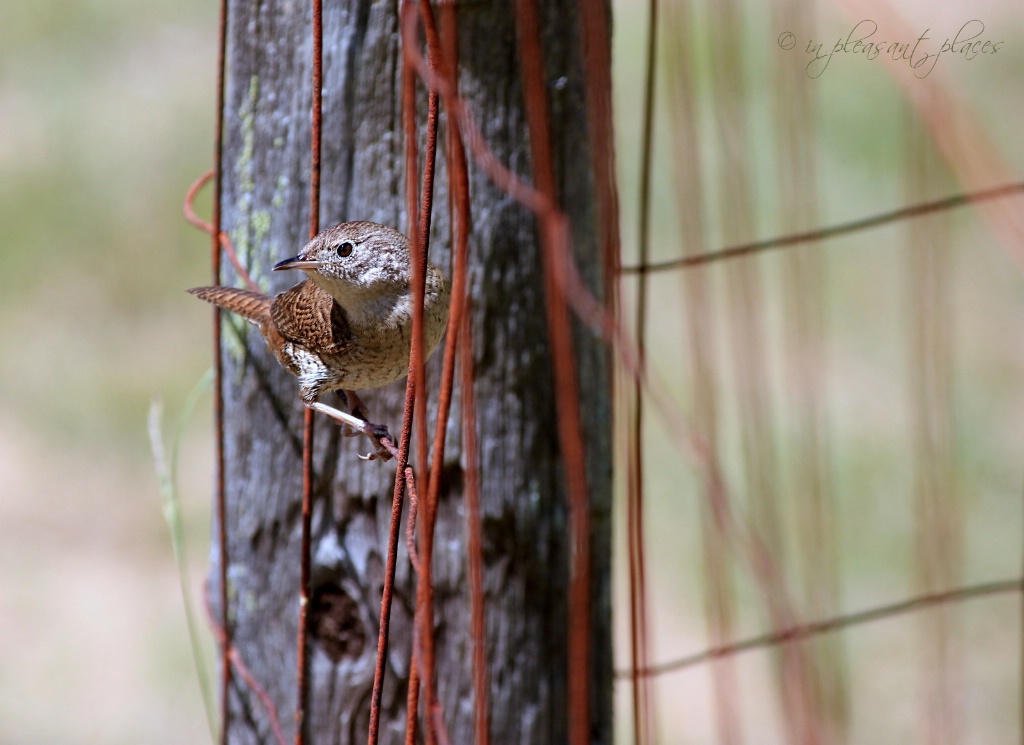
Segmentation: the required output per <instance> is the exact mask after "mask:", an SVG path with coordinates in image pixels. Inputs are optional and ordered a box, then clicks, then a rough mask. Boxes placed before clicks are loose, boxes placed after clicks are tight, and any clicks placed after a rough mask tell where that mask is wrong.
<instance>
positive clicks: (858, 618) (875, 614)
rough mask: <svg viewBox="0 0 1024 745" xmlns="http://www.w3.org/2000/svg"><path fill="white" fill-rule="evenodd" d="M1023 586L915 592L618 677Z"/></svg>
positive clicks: (1006, 583)
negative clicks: (898, 599)
mask: <svg viewBox="0 0 1024 745" xmlns="http://www.w3.org/2000/svg"><path fill="white" fill-rule="evenodd" d="M1022 590H1024V578H1017V579H1008V580H997V581H994V582H984V583H980V584H976V585H968V586H966V587H958V588H955V589H952V590H945V591H942V592H933V593H927V594H924V595H916V596H914V597H911V598H907V599H906V600H901V601H899V602H896V603H891V604H889V605H881V606H878V607H876V608H868V609H867V610H862V611H857V612H855V613H848V614H846V615H842V616H836V617H834V618H827V619H825V620H823V621H812V622H810V623H804V624H799V625H796V626H788V627H785V628H781V629H779V630H778V631H773V632H771V633H769V634H762V635H761V636H755V637H751V638H749V639H743V640H741V641H737V642H731V643H729V644H723V645H721V646H718V647H711V648H709V649H705V650H702V651H700V652H696V653H694V654H691V655H687V656H686V657H681V658H679V659H677V660H670V661H668V662H661V663H658V664H656V665H651V666H649V667H647V668H644V669H643V670H639V671H633V670H619V671H616V673H615V677H617V678H629V677H631V676H632V675H634V672H636V674H639V675H640V676H643V677H651V676H656V675H665V674H666V673H672V672H678V671H679V670H683V669H685V668H688V667H693V666H694V665H700V664H702V663H705V662H708V661H710V660H714V659H718V658H720V657H728V656H730V655H734V654H739V653H740V652H749V651H750V650H753V649H759V648H762V647H773V646H777V645H779V644H783V643H786V642H791V641H799V640H803V639H807V638H810V637H812V636H818V635H820V634H827V633H831V632H833V631H840V630H842V629H846V628H849V627H852V626H858V625H860V624H864V623H870V622H872V621H881V620H883V619H886V618H892V617H894V616H900V615H904V614H906V613H911V612H914V611H919V610H925V609H927V608H931V607H933V606H936V605H945V604H949V603H960V602H964V601H966V600H974V599H976V598H983V597H987V596H991V595H1002V594H1005V593H1010V592H1021V591H1022Z"/></svg>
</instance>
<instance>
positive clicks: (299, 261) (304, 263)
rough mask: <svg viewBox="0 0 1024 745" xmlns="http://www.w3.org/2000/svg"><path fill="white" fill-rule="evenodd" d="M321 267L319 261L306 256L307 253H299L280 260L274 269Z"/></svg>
mask: <svg viewBox="0 0 1024 745" xmlns="http://www.w3.org/2000/svg"><path fill="white" fill-rule="evenodd" d="M319 267H320V262H319V261H313V260H310V259H307V258H306V255H305V254H299V255H298V256H293V257H292V258H290V259H285V260H284V261H279V262H277V263H276V264H274V271H275V272H278V271H281V270H284V269H307V270H308V269H318V268H319Z"/></svg>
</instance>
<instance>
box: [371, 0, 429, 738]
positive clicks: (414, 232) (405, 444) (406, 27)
mask: <svg viewBox="0 0 1024 745" xmlns="http://www.w3.org/2000/svg"><path fill="white" fill-rule="evenodd" d="M408 6H409V4H403V13H402V15H403V20H402V23H403V30H402V35H403V39H402V47H403V50H404V49H405V48H407V46H409V44H410V41H409V40H410V37H411V36H412V32H413V31H414V27H413V25H412V24H413V23H414V22H415V16H414V14H413V13H412V12H410V11H408ZM406 68H408V65H407V64H404V65H403V80H402V113H403V124H404V130H405V136H406V144H405V155H406V208H407V214H408V215H409V243H410V246H411V247H412V250H413V252H414V253H413V261H412V262H411V263H412V280H411V282H410V285H411V287H412V290H413V293H412V295H413V297H412V307H413V332H412V344H411V349H410V355H409V376H408V380H407V382H406V395H405V407H404V409H405V410H404V414H403V418H402V435H401V438H400V441H399V447H398V453H397V468H396V472H395V487H394V493H393V498H392V510H391V530H390V535H389V539H388V553H387V563H386V566H385V577H384V590H383V593H382V598H381V612H380V622H379V623H380V625H379V628H378V639H377V660H376V664H375V667H374V682H373V690H372V692H371V699H370V727H369V735H368V743H369V745H375V743H376V742H377V740H378V737H379V729H380V700H381V695H382V692H383V683H384V672H385V660H386V655H387V645H388V634H389V627H390V619H391V604H392V602H393V592H394V577H395V569H396V566H397V554H398V542H399V533H400V531H401V527H400V526H401V515H402V493H403V491H404V485H405V478H404V473H405V468H406V465H407V463H408V456H409V447H410V444H411V440H412V429H413V420H414V419H418V422H417V433H416V435H417V440H418V445H417V468H418V469H419V470H420V472H421V473H422V472H424V471H425V470H426V449H425V448H426V385H425V382H426V381H425V378H424V365H423V301H424V298H425V285H426V269H427V252H428V246H429V240H430V215H431V208H432V201H433V200H432V196H433V174H434V153H435V151H436V133H437V94H436V92H432V94H431V96H430V98H431V99H432V100H431V102H430V103H429V104H428V124H427V129H428V135H427V155H426V161H425V164H424V172H423V188H422V196H421V197H420V199H419V205H420V207H419V210H417V201H418V200H417V175H418V165H417V156H416V119H415V87H414V83H415V77H414V76H413V75H412V74H411V71H410V72H406ZM431 129H433V135H431V133H430V132H431ZM417 212H418V213H419V221H418V222H417V219H416V218H415V217H414V216H415V215H417ZM418 399H419V400H418ZM422 522H423V521H422V520H421V523H422ZM428 562H429V558H427V559H424V560H423V561H421V562H420V563H421V566H422V564H424V563H428ZM418 609H419V603H418V602H417V616H418ZM415 678H416V661H415V656H414V658H413V660H412V664H411V665H410V679H409V689H410V690H409V697H408V700H409V702H410V704H411V703H412V701H413V693H414V689H415V688H416V680H415ZM407 715H408V710H407ZM409 729H410V728H409V727H408V725H407V737H408V736H409V735H408V733H409ZM428 730H429V728H428Z"/></svg>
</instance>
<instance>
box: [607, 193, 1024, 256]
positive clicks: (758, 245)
mask: <svg viewBox="0 0 1024 745" xmlns="http://www.w3.org/2000/svg"><path fill="white" fill-rule="evenodd" d="M1021 192H1024V182H1015V183H1012V184H1004V185H1002V186H996V187H993V188H991V189H983V190H981V191H973V192H966V193H963V194H954V195H952V196H949V197H943V198H942V199H936V200H933V201H930V202H921V203H919V204H912V205H909V206H907V207H901V208H899V209H897V210H892V211H891V212H881V213H879V214H877V215H871V216H869V217H864V218H861V219H859V220H852V221H850V222H845V223H840V224H838V225H832V226H830V227H827V228H819V229H817V230H808V231H804V232H802V233H791V234H789V235H783V236H779V237H777V238H768V239H766V240H763V241H754V242H752V243H743V244H740V245H738V246H729V247H727V248H721V249H718V250H716V251H708V252H707V253H702V254H695V255H692V256H684V257H682V258H678V259H669V260H668V261H659V262H655V263H653V264H651V263H641V264H639V265H637V266H624V267H622V270H621V271H622V273H623V274H644V273H647V272H661V271H667V270H671V269H687V268H689V267H692V266H701V265H703V264H710V263H712V262H716V261H725V260H727V259H738V258H740V257H742V256H750V255H752V254H757V253H761V252H763V251H768V250H771V249H774V248H785V247H788V246H795V245H798V244H800V243H813V242H815V241H823V240H826V239H829V238H837V237H839V236H841V235H846V234H848V233H856V232H859V231H861V230H868V229H870V228H877V227H879V226H881V225H886V224H888V223H891V222H899V221H900V220H906V219H908V218H914V217H923V216H925V215H929V214H932V213H933V212H942V211H944V210H949V209H953V208H955V207H965V206H967V205H970V204H976V203H978V202H985V201H988V200H991V199H1002V198H1004V197H1011V196H1015V195H1017V194H1019V193H1021Z"/></svg>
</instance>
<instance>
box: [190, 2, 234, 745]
mask: <svg viewBox="0 0 1024 745" xmlns="http://www.w3.org/2000/svg"><path fill="white" fill-rule="evenodd" d="M218 23H219V26H218V29H217V113H216V115H215V121H214V131H213V215H212V225H211V226H210V231H209V232H210V237H211V242H212V245H211V251H210V253H211V263H212V264H213V266H212V269H213V284H214V285H219V284H220V260H221V241H220V237H221V233H222V231H221V227H222V225H221V209H220V200H221V193H222V189H223V173H222V168H221V159H222V152H223V151H222V147H223V146H222V142H223V140H224V98H225V88H226V86H225V85H224V77H225V71H226V67H227V63H226V58H227V33H228V0H221V2H220V14H219V21H218ZM187 204H190V203H187ZM220 320H221V311H220V308H217V307H216V306H214V311H213V359H214V365H213V370H214V372H213V388H214V394H213V402H214V403H213V421H214V427H215V429H216V441H217V444H216V449H217V452H216V456H215V458H216V465H215V466H214V467H215V469H216V481H217V486H216V492H217V493H216V495H215V497H214V499H215V500H216V511H217V543H218V552H217V553H218V557H217V558H218V561H219V562H220V567H219V569H220V588H219V589H220V613H221V625H222V630H223V633H224V638H223V641H222V642H221V681H220V685H221V691H220V710H221V719H220V721H221V725H220V740H221V743H222V745H227V742H228V727H229V725H230V723H231V721H230V696H231V661H230V658H231V649H232V637H233V629H232V628H231V623H230V615H229V614H228V529H227V512H228V511H227V492H226V489H225V476H224V474H225V468H224V391H223V386H222V382H223V377H224V376H223V373H224V370H223V362H222V361H221V356H220V342H221V339H220V327H221V324H220Z"/></svg>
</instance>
